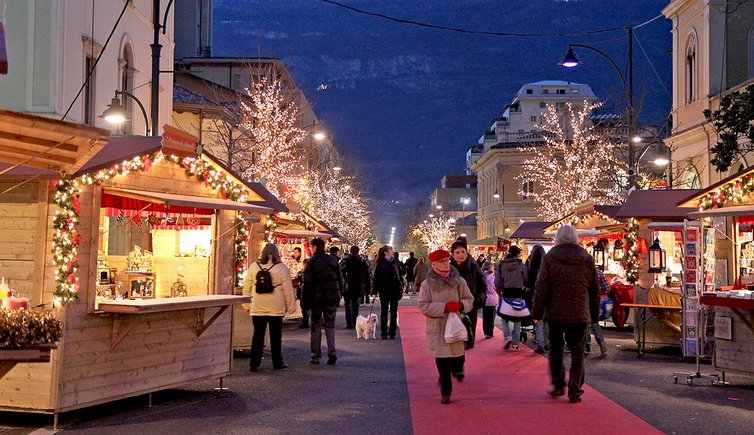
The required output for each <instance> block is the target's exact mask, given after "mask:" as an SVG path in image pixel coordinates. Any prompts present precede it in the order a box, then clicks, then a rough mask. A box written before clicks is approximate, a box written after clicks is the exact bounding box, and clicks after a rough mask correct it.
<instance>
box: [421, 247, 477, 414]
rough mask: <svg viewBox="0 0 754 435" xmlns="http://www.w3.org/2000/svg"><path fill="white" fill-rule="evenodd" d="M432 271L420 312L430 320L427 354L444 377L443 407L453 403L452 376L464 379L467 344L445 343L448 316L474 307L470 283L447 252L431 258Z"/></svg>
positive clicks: (442, 251) (442, 387) (440, 250)
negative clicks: (433, 359)
mask: <svg viewBox="0 0 754 435" xmlns="http://www.w3.org/2000/svg"><path fill="white" fill-rule="evenodd" d="M429 262H430V266H431V267H430V270H429V272H428V273H427V278H426V279H425V280H424V282H423V283H422V285H421V289H420V291H419V311H421V313H422V314H424V315H425V316H426V317H427V350H428V351H429V354H430V356H433V357H434V358H435V363H436V364H437V371H438V373H439V374H440V394H441V395H442V400H441V402H442V403H443V404H448V403H450V394H451V392H452V391H453V383H452V376H451V374H452V373H456V378H457V379H458V380H459V381H461V380H462V379H463V355H464V342H463V341H457V342H455V343H446V342H445V321H446V319H447V316H448V313H458V312H460V311H463V312H469V311H471V309H472V308H473V306H474V296H472V295H471V292H470V291H469V287H468V285H466V281H465V280H464V279H463V278H461V276H460V274H459V273H458V271H457V270H456V269H455V268H453V267H451V266H450V253H449V252H448V251H446V250H444V249H439V250H437V251H434V252H432V253H431V254H429Z"/></svg>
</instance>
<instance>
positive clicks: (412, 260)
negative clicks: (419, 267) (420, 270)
mask: <svg viewBox="0 0 754 435" xmlns="http://www.w3.org/2000/svg"><path fill="white" fill-rule="evenodd" d="M417 263H419V260H418V259H417V258H416V257H415V256H414V253H413V251H412V252H409V253H408V260H406V293H412V292H413V293H416V287H415V286H414V281H415V280H416V274H415V273H414V268H415V267H416V264H417Z"/></svg>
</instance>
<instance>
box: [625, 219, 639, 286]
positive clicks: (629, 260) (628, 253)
mask: <svg viewBox="0 0 754 435" xmlns="http://www.w3.org/2000/svg"><path fill="white" fill-rule="evenodd" d="M623 233H624V237H623V239H624V242H623V249H624V251H623V261H622V265H623V269H624V270H625V271H626V280H628V282H630V283H632V284H633V283H635V282H636V281H638V279H639V252H638V248H639V247H638V243H637V239H638V238H639V222H638V221H637V220H636V219H635V218H631V219H629V220H628V223H627V224H626V226H625V228H624V229H623Z"/></svg>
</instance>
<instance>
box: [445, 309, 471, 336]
mask: <svg viewBox="0 0 754 435" xmlns="http://www.w3.org/2000/svg"><path fill="white" fill-rule="evenodd" d="M468 338H469V333H468V330H467V329H466V325H464V324H463V321H462V320H461V317H460V316H458V314H456V313H448V316H447V317H446V320H445V342H446V343H456V342H459V341H466V340H468Z"/></svg>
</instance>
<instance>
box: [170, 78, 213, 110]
mask: <svg viewBox="0 0 754 435" xmlns="http://www.w3.org/2000/svg"><path fill="white" fill-rule="evenodd" d="M173 103H174V104H176V103H177V104H195V105H201V106H204V105H212V104H215V103H213V102H212V101H210V100H209V99H207V98H204V97H203V96H201V95H199V94H198V93H196V92H193V91H191V90H189V89H187V88H185V87H183V86H181V85H179V84H178V83H173Z"/></svg>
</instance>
